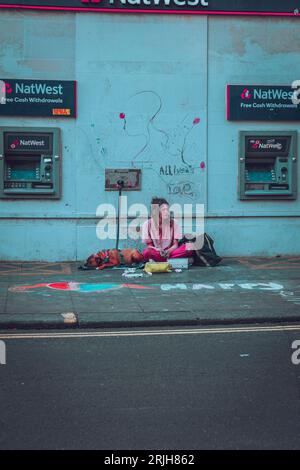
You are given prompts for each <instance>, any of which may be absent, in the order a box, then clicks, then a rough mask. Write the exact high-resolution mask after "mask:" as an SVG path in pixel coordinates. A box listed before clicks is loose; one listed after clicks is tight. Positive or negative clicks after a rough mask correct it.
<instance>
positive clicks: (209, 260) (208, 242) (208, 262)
mask: <svg viewBox="0 0 300 470" xmlns="http://www.w3.org/2000/svg"><path fill="white" fill-rule="evenodd" d="M195 241H196V237H195V238H193V239H188V238H187V237H186V236H184V237H183V239H182V240H180V244H183V243H188V242H190V243H191V242H192V243H193V242H195ZM193 259H194V263H193V265H194V266H206V267H212V266H217V264H219V263H220V262H221V261H222V258H221V257H220V256H218V255H217V253H216V250H215V249H214V240H213V239H212V238H211V237H210V236H209V235H208V234H207V233H204V235H203V246H202V248H200V249H199V250H193Z"/></svg>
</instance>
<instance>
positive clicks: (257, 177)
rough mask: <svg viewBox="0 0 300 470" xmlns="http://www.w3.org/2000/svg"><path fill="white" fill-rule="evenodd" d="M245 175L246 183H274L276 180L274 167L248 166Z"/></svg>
mask: <svg viewBox="0 0 300 470" xmlns="http://www.w3.org/2000/svg"><path fill="white" fill-rule="evenodd" d="M245 173H246V181H251V182H257V181H259V182H272V181H274V180H275V172H274V165H268V164H266V165H248V166H247V168H246V171H245Z"/></svg>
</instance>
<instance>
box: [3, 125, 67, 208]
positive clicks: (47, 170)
mask: <svg viewBox="0 0 300 470" xmlns="http://www.w3.org/2000/svg"><path fill="white" fill-rule="evenodd" d="M60 196H61V138H60V129H59V128H34V127H32V128H23V127H1V128H0V198H1V199H59V198H60Z"/></svg>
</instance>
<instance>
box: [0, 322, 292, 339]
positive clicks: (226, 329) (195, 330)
mask: <svg viewBox="0 0 300 470" xmlns="http://www.w3.org/2000/svg"><path fill="white" fill-rule="evenodd" d="M279 331H300V325H285V326H282V325H280V326H279V325H278V326H276V325H274V326H253V327H234V328H232V327H223V328H193V329H180V330H179V329H178V330H175V329H172V330H150V331H149V330H140V331H99V332H98V331H96V332H84V331H83V332H72V333H71V332H69V333H7V334H5V333H2V334H0V339H5V340H9V339H60V338H73V339H74V338H105V337H108V338H111V337H112V338H115V337H120V336H124V337H128V336H171V335H199V334H200V335H201V334H202V335H203V334H206V335H207V334H229V333H230V334H233V333H271V332H279Z"/></svg>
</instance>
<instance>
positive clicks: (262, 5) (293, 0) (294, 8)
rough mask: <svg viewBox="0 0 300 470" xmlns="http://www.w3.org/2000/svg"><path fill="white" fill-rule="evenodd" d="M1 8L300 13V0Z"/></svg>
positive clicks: (66, 1)
mask: <svg viewBox="0 0 300 470" xmlns="http://www.w3.org/2000/svg"><path fill="white" fill-rule="evenodd" d="M0 8H14V9H16V8H24V9H38V10H62V11H66V10H70V11H82V12H84V11H89V12H91V11H92V12H126V13H128V12H133V13H178V14H207V15H214V14H215V15H278V16H294V17H298V16H299V0H44V1H41V0H5V1H4V2H1V0H0Z"/></svg>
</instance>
